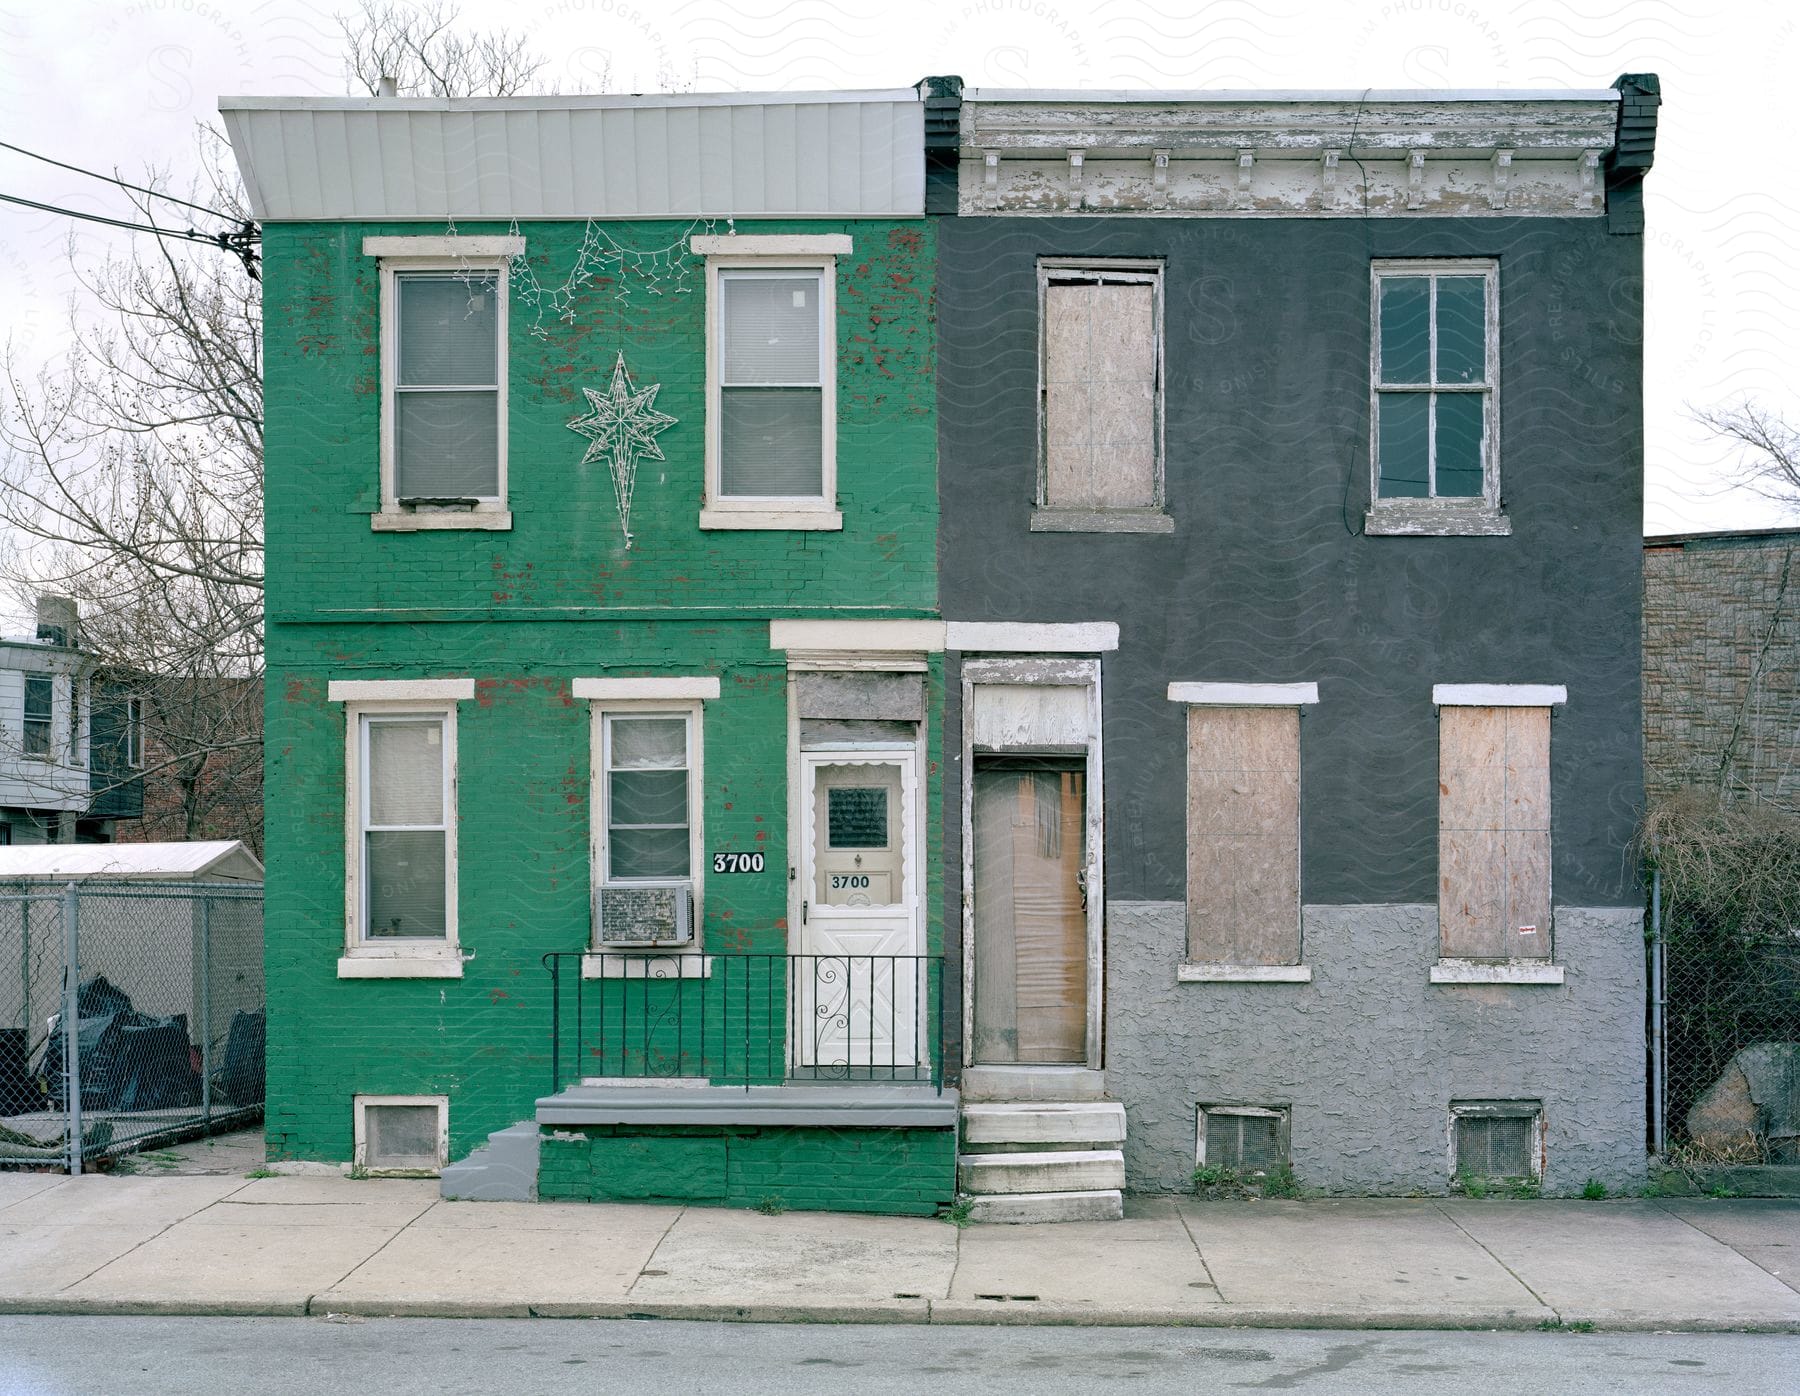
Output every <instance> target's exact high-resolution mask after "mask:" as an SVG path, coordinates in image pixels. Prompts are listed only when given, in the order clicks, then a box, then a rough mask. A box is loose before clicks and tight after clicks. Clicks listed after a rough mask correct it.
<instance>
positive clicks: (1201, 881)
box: [1188, 707, 1300, 965]
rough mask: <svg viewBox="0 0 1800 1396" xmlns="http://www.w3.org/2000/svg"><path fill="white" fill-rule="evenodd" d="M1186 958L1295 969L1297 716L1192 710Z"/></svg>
mask: <svg viewBox="0 0 1800 1396" xmlns="http://www.w3.org/2000/svg"><path fill="white" fill-rule="evenodd" d="M1188 958H1189V960H1191V961H1194V962H1197V963H1211V964H1227V965H1292V964H1298V963H1299V961H1300V712H1299V709H1298V708H1293V707H1255V708H1226V707H1192V708H1189V709H1188Z"/></svg>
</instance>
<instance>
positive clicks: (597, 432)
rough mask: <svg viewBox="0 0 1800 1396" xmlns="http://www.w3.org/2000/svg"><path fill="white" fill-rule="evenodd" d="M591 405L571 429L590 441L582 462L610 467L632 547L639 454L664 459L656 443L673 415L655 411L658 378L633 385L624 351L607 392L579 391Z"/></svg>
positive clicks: (659, 386) (621, 521)
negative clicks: (647, 384)
mask: <svg viewBox="0 0 1800 1396" xmlns="http://www.w3.org/2000/svg"><path fill="white" fill-rule="evenodd" d="M581 391H582V392H583V393H585V394H586V395H587V400H588V406H589V407H590V408H592V409H593V410H592V411H590V412H588V413H587V414H586V415H585V416H581V417H577V418H576V419H575V420H574V421H572V422H570V423H569V430H570V431H578V432H580V433H581V434H582V435H583V436H585V437H587V438H588V440H590V441H591V442H593V445H591V446H589V447H588V448H587V454H586V455H584V456H583V457H582V458H581V463H582V464H583V465H591V464H593V463H594V462H595V461H599V460H604V461H606V463H607V466H608V468H609V469H610V470H611V471H612V479H613V494H614V495H615V496H616V497H617V498H618V501H619V528H620V530H621V531H622V532H623V533H624V535H625V546H626V547H628V548H629V547H630V546H631V494H632V490H633V488H634V487H635V486H636V484H637V467H638V460H639V458H640V457H645V456H647V457H649V458H650V459H651V460H667V459H668V457H666V456H665V455H663V453H662V447H660V446H658V445H657V444H656V435H657V433H658V432H661V431H667V430H668V429H669V428H670V427H672V426H674V425H675V421H676V419H675V418H673V417H671V416H670V415H669V414H668V413H667V412H658V411H657V410H656V395H657V394H658V393H659V392H661V391H662V384H661V383H652V384H651V385H650V386H649V387H647V388H638V389H635V390H634V389H633V388H632V386H631V375H630V374H628V373H627V372H626V371H625V355H624V354H623V353H621V354H620V355H619V358H618V362H616V363H615V364H614V365H613V372H612V382H611V383H610V384H609V385H608V386H607V388H606V391H605V392H599V391H597V390H596V389H593V388H583V389H582V390H581Z"/></svg>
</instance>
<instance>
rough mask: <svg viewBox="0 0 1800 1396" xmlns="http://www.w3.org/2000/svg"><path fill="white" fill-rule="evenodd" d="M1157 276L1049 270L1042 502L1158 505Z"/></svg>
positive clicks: (1081, 506) (1092, 506)
mask: <svg viewBox="0 0 1800 1396" xmlns="http://www.w3.org/2000/svg"><path fill="white" fill-rule="evenodd" d="M1160 295H1161V275H1160V273H1159V272H1157V271H1156V270H1155V269H1154V268H1145V269H1136V270H1129V271H1126V270H1120V271H1116V272H1114V271H1105V270H1099V269H1095V270H1085V269H1083V270H1073V269H1070V270H1063V269H1057V270H1051V271H1047V272H1046V279H1045V281H1044V300H1043V334H1044V362H1043V385H1044V400H1043V461H1044V465H1043V483H1042V489H1043V499H1042V503H1044V504H1045V505H1047V506H1049V507H1052V508H1072V509H1151V508H1156V507H1158V506H1159V505H1160V504H1161V493H1162V488H1161V479H1160V476H1161V468H1160V460H1159V456H1160V453H1161V435H1162V433H1161V429H1160V417H1161V412H1160V410H1159V398H1160V394H1161V391H1162V382H1161V349H1160V339H1161V324H1160V321H1161V311H1160V305H1159V299H1160Z"/></svg>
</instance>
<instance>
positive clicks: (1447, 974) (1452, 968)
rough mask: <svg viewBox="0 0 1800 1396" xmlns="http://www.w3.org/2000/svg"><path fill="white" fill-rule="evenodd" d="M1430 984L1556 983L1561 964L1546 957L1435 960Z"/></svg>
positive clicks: (1560, 973)
mask: <svg viewBox="0 0 1800 1396" xmlns="http://www.w3.org/2000/svg"><path fill="white" fill-rule="evenodd" d="M1431 982H1432V983H1433V984H1560V983H1562V982H1563V967H1562V966H1561V965H1553V964H1551V963H1550V962H1549V961H1548V960H1439V961H1438V962H1437V963H1436V964H1435V965H1433V966H1432V967H1431Z"/></svg>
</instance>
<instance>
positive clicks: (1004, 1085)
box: [961, 1066, 1106, 1101]
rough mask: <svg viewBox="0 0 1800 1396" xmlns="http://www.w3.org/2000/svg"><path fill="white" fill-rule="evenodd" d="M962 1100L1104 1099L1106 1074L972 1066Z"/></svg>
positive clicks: (1081, 1069) (1067, 1069)
mask: <svg viewBox="0 0 1800 1396" xmlns="http://www.w3.org/2000/svg"><path fill="white" fill-rule="evenodd" d="M961 1089H962V1098H963V1099H964V1100H965V1101H969V1100H1100V1099H1102V1098H1104V1097H1105V1095H1106V1073H1105V1072H1103V1071H1090V1070H1089V1069H1088V1068H1087V1067H1085V1066H969V1067H964V1068H963V1073H962V1083H961Z"/></svg>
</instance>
